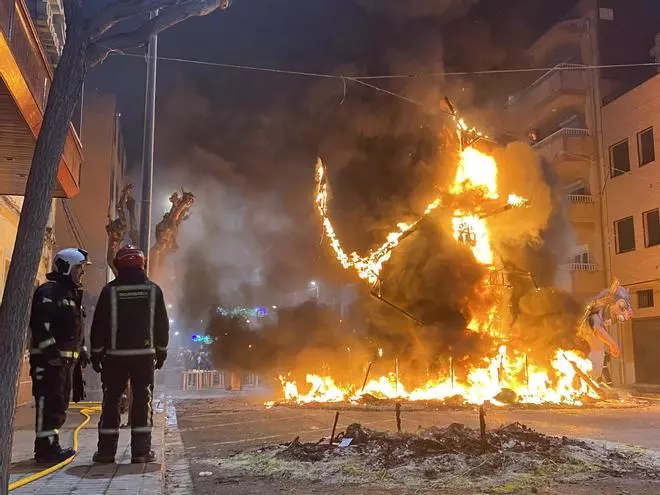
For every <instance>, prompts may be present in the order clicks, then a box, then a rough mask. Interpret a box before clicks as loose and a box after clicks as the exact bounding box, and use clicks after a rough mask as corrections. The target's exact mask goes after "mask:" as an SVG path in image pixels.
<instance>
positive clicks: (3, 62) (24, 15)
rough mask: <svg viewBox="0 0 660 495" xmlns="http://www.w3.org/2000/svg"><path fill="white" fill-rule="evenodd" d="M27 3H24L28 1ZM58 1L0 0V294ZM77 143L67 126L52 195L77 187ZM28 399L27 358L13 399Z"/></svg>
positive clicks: (55, 47)
mask: <svg viewBox="0 0 660 495" xmlns="http://www.w3.org/2000/svg"><path fill="white" fill-rule="evenodd" d="M28 4H29V5H28ZM61 7H62V5H61V0H27V1H26V0H0V263H1V264H2V267H1V268H0V294H1V293H2V291H3V290H4V284H5V280H6V276H7V270H8V267H9V263H10V262H11V256H12V252H13V250H14V242H15V239H16V231H17V228H18V222H19V218H20V212H21V208H22V206H23V198H22V195H23V194H24V192H25V183H26V180H27V176H28V173H29V171H30V166H31V162H32V155H33V153H34V146H35V143H36V137H37V135H38V133H39V129H40V128H41V123H42V121H43V114H44V110H45V107H46V101H47V99H48V92H49V90H50V87H51V84H52V81H53V70H54V69H53V67H54V65H55V64H56V63H57V60H58V58H59V55H60V54H61V49H62V45H63V43H64V38H63V33H64V25H65V23H64V11H63V9H62V8H61ZM81 162H82V146H81V144H80V140H79V138H78V133H77V131H76V129H75V128H74V126H73V125H72V126H70V128H69V131H68V135H67V138H66V142H65V147H64V152H63V154H62V159H61V161H60V165H59V169H58V172H57V182H56V184H55V196H56V197H61V198H62V197H67V198H68V197H72V196H75V195H76V194H77V193H78V192H79V190H80V167H81ZM54 223H55V215H54V207H53V208H52V209H51V215H50V221H49V224H48V225H49V227H48V230H47V233H46V239H45V244H44V250H43V253H42V258H41V262H40V264H39V271H38V274H37V280H36V283H37V284H38V283H41V282H43V281H45V275H46V273H47V272H48V271H49V270H50V263H51V259H52V252H53V249H54V248H55V237H54V235H53V233H54V230H53V226H54ZM30 399H31V382H30V378H29V374H28V364H27V360H26V361H25V362H24V365H23V369H22V372H21V379H20V383H19V389H18V397H17V402H18V403H19V404H22V403H26V402H28V401H29V400H30Z"/></svg>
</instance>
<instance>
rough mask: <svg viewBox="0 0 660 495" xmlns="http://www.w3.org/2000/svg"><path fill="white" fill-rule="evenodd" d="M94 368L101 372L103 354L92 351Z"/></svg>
mask: <svg viewBox="0 0 660 495" xmlns="http://www.w3.org/2000/svg"><path fill="white" fill-rule="evenodd" d="M90 361H91V362H92V369H93V370H94V371H96V372H97V373H100V372H101V371H102V370H103V354H96V353H92V358H91V359H90Z"/></svg>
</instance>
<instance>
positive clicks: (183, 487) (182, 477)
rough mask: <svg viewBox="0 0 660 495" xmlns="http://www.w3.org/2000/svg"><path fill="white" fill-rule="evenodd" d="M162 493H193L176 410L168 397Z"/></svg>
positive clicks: (169, 494)
mask: <svg viewBox="0 0 660 495" xmlns="http://www.w3.org/2000/svg"><path fill="white" fill-rule="evenodd" d="M164 433H165V443H164V445H166V448H165V449H164V462H163V467H164V471H165V472H164V476H163V485H164V486H163V492H162V493H164V494H166V495H186V494H189V493H194V492H193V483H192V477H191V476H190V466H189V464H188V461H187V459H186V457H185V450H184V447H183V441H182V440H181V433H180V432H179V426H178V423H177V419H176V409H175V408H174V404H173V403H172V399H170V398H169V397H168V399H167V408H166V415H165V428H164Z"/></svg>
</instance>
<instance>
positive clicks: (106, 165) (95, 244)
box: [55, 91, 126, 309]
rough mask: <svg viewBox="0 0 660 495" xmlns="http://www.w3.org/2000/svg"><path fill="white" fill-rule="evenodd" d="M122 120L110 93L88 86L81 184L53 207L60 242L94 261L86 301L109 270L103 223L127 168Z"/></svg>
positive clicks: (94, 295)
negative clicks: (105, 93)
mask: <svg viewBox="0 0 660 495" xmlns="http://www.w3.org/2000/svg"><path fill="white" fill-rule="evenodd" d="M120 121H121V115H120V114H119V113H118V112H117V107H116V102H115V98H114V96H110V95H104V94H99V93H95V92H92V91H88V92H87V93H86V94H85V108H84V111H83V118H82V132H81V136H82V141H83V143H84V146H85V161H84V167H83V170H82V174H81V182H82V183H83V184H84V187H83V188H82V189H81V191H80V193H79V194H78V195H76V197H74V198H71V199H61V200H60V204H59V205H58V208H57V215H56V222H55V237H56V239H57V244H58V246H60V247H66V246H78V245H81V246H82V247H83V248H85V249H86V250H87V251H89V254H90V257H91V259H92V263H93V264H92V265H91V266H90V267H89V269H88V270H87V273H86V275H85V289H86V292H87V294H88V297H89V299H90V301H91V302H90V305H93V301H95V300H96V298H97V296H98V295H99V293H100V292H101V289H102V288H103V286H104V285H105V284H106V283H107V282H108V280H110V278H109V277H110V276H111V274H112V272H111V270H110V267H109V266H108V263H107V261H106V252H107V245H108V236H107V233H106V230H105V226H106V224H107V223H108V219H109V218H115V206H116V203H117V200H118V197H119V195H120V193H121V188H122V180H123V177H124V171H125V168H126V155H125V151H124V143H123V138H122V133H121V125H120ZM89 309H91V307H90V308H89Z"/></svg>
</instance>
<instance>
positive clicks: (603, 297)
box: [578, 279, 633, 379]
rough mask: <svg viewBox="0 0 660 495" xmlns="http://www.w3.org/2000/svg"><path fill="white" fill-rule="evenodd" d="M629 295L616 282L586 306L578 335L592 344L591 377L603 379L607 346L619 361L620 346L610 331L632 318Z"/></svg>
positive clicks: (590, 353) (626, 290) (590, 354)
mask: <svg viewBox="0 0 660 495" xmlns="http://www.w3.org/2000/svg"><path fill="white" fill-rule="evenodd" d="M632 315H633V310H632V303H631V301H630V293H629V292H628V289H626V288H625V287H621V284H620V283H619V280H617V279H614V280H613V281H612V284H611V285H610V287H609V289H605V290H603V291H602V292H601V293H600V294H598V296H596V298H595V299H594V300H593V301H591V303H589V304H588V305H587V307H586V308H585V311H584V316H583V318H582V320H581V321H580V327H579V333H578V335H579V336H580V337H582V338H583V339H584V340H586V341H587V343H588V344H589V348H590V352H589V360H590V361H591V363H592V365H593V369H592V371H591V375H592V376H593V377H594V378H595V379H600V378H601V376H602V374H603V364H604V362H605V346H607V347H608V348H609V351H610V354H611V355H612V357H615V358H616V357H619V354H620V350H619V345H618V344H617V343H616V341H615V340H614V339H613V338H612V337H611V336H610V334H609V333H608V331H607V328H609V327H610V326H611V325H612V324H613V323H623V322H626V321H628V320H630V319H631V318H632Z"/></svg>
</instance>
